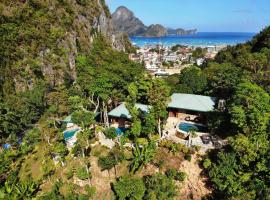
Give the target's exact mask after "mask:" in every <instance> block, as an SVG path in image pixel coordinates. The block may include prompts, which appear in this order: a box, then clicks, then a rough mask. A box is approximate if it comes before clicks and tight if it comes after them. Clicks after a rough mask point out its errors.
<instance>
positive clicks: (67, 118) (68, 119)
mask: <svg viewBox="0 0 270 200" xmlns="http://www.w3.org/2000/svg"><path fill="white" fill-rule="evenodd" d="M62 122H65V123H71V122H72V121H71V115H69V116H67V117H66V118H65V119H64V120H63V121H62Z"/></svg>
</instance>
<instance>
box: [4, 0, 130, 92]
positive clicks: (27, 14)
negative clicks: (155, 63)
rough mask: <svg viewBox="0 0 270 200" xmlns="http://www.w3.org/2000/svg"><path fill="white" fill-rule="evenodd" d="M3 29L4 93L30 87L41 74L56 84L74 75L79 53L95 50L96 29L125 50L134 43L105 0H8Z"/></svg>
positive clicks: (120, 48)
mask: <svg viewBox="0 0 270 200" xmlns="http://www.w3.org/2000/svg"><path fill="white" fill-rule="evenodd" d="M0 32H1V36H0V58H1V61H0V65H1V66H0V86H1V87H0V92H2V93H9V92H10V90H15V91H16V92H21V91H25V90H27V89H31V88H32V87H33V84H34V83H35V82H36V81H37V80H38V79H40V78H42V79H43V80H44V79H45V80H46V81H47V82H48V83H50V84H51V85H52V86H54V85H58V84H61V83H64V82H65V81H66V80H67V79H71V80H75V79H76V62H75V59H76V56H77V55H78V54H79V53H81V54H89V53H91V46H92V43H93V40H94V38H95V36H97V34H102V35H104V36H105V37H106V38H107V39H108V41H109V42H110V43H111V45H112V46H113V48H115V49H117V50H120V51H125V50H126V45H127V44H129V41H127V40H128V37H127V36H126V35H125V34H123V33H121V32H119V31H117V29H116V28H115V27H114V25H113V23H112V19H111V15H110V12H109V9H108V8H107V6H106V4H105V1H104V0H91V1H86V0H68V1H67V0H20V1H10V0H3V1H1V2H0ZM0 95H1V94H0Z"/></svg>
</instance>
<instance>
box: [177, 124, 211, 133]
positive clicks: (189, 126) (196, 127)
mask: <svg viewBox="0 0 270 200" xmlns="http://www.w3.org/2000/svg"><path fill="white" fill-rule="evenodd" d="M178 128H179V130H180V131H184V132H187V133H188V132H190V131H192V130H194V131H196V132H203V133H205V132H207V128H206V127H205V126H202V125H199V124H191V123H186V122H181V123H179V125H178Z"/></svg>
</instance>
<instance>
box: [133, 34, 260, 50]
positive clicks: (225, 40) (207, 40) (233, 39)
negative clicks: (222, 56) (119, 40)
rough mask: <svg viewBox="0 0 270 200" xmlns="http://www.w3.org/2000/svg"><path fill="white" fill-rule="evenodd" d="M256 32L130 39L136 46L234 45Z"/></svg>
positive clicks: (250, 37) (244, 40)
mask: <svg viewBox="0 0 270 200" xmlns="http://www.w3.org/2000/svg"><path fill="white" fill-rule="evenodd" d="M255 34H256V33H249V32H198V33H196V34H191V35H167V36H163V37H142V36H132V37H130V40H131V42H132V44H133V45H135V46H138V47H147V46H156V45H159V44H161V45H162V46H165V47H172V46H174V45H178V44H179V45H183V46H188V47H208V46H234V45H236V44H240V43H245V42H247V41H250V40H251V39H252V37H253V36H254V35H255Z"/></svg>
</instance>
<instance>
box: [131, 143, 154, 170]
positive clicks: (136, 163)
mask: <svg viewBox="0 0 270 200" xmlns="http://www.w3.org/2000/svg"><path fill="white" fill-rule="evenodd" d="M155 149H156V145H155V143H153V142H150V144H148V145H145V146H139V145H138V144H136V145H135V148H134V149H133V157H132V161H131V164H130V170H131V172H132V173H135V172H136V171H138V170H140V169H141V168H142V167H143V166H145V165H146V164H148V163H149V162H151V161H152V159H153V158H154V155H155Z"/></svg>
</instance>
